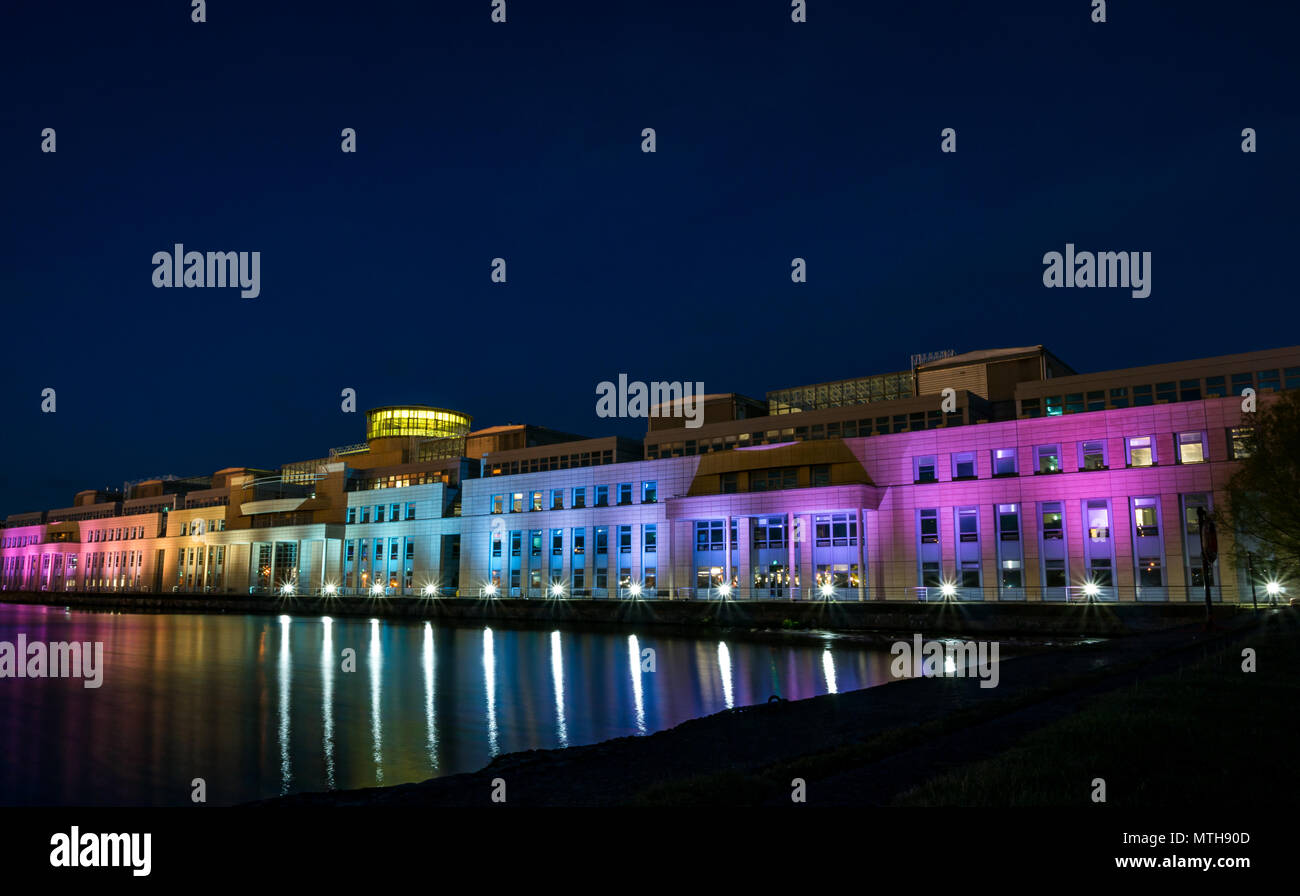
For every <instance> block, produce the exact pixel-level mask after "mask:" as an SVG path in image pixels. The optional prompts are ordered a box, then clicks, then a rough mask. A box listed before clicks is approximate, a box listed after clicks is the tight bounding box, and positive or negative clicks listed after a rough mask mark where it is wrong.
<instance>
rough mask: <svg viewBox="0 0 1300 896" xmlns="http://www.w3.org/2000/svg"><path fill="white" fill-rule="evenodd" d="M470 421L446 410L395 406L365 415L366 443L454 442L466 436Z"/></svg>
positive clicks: (418, 406)
mask: <svg viewBox="0 0 1300 896" xmlns="http://www.w3.org/2000/svg"><path fill="white" fill-rule="evenodd" d="M473 419H474V418H473V417H470V416H469V415H468V414H462V413H460V412H459V411H449V410H447V409H446V408H430V407H425V406H423V405H395V406H391V407H384V408H375V409H374V410H373V411H366V441H367V442H369V441H373V440H374V439H404V438H409V437H415V438H420V439H455V438H464V437H465V435H466V434H467V433H468V432H469V427H470V423H471V422H473Z"/></svg>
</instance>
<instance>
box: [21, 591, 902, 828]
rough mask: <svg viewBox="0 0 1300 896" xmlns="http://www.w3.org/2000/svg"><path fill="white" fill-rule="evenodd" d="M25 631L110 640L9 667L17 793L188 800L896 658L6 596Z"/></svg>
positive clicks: (742, 699)
mask: <svg viewBox="0 0 1300 896" xmlns="http://www.w3.org/2000/svg"><path fill="white" fill-rule="evenodd" d="M19 633H25V634H26V635H27V638H28V640H29V641H33V640H42V641H68V640H77V641H103V642H104V666H105V668H104V672H103V681H104V684H103V686H102V687H101V688H99V689H87V688H83V687H82V685H81V682H80V681H79V680H76V679H71V680H45V679H0V749H2V750H3V751H4V753H3V755H4V756H5V761H4V762H3V763H0V803H4V804H23V803H36V804H83V805H160V804H175V805H185V804H188V803H189V797H190V792H191V781H192V780H193V779H194V778H203V779H204V780H205V782H206V785H207V793H208V801H209V803H216V804H226V803H237V802H244V801H247V800H253V799H259V798H264V797H269V796H275V795H277V794H281V793H291V792H298V791H303V790H327V789H334V788H355V787H371V786H376V785H381V784H396V783H401V782H407V781H420V780H424V779H426V778H429V777H433V776H436V775H442V774H454V773H457V772H464V771H473V770H476V769H479V768H482V767H483V766H484V765H486V764H487V762H488V761H489V760H490V759H491V758H492V757H493V756H496V755H498V754H500V753H507V752H514V751H518V750H528V749H549V748H555V747H562V746H567V745H572V744H587V743H595V742H597V741H601V740H606V739H609V738H613V737H623V736H627V735H641V734H648V733H652V732H654V731H660V730H663V729H665V728H670V727H672V726H673V725H676V724H679V723H680V722H683V721H686V720H687V719H691V718H696V717H699V716H703V715H708V714H710V713H714V712H718V711H720V710H723V709H728V708H731V707H734V706H744V705H748V704H753V703H763V702H765V701H766V700H767V698H768V697H769V696H770V695H772V694H778V695H780V696H782V697H785V698H787V699H791V700H798V699H802V698H804V697H811V696H815V695H817V694H825V693H835V692H842V691H847V690H853V689H856V688H862V687H869V686H871V685H874V684H880V683H883V682H886V681H888V680H890V670H889V663H890V659H891V657H890V656H889V653H888V652H887V651H886V650H883V649H877V648H868V647H865V646H862V645H859V644H850V643H845V642H836V643H834V644H826V645H823V644H820V643H810V642H798V643H795V642H791V643H769V642H763V641H754V640H745V639H737V638H730V637H728V638H724V639H722V640H718V639H717V637H716V636H714V637H707V638H692V637H680V636H664V635H659V634H649V633H647V632H644V631H641V632H637V633H634V634H631V635H628V634H616V633H605V632H586V631H582V632H575V631H540V630H510V629H500V628H498V629H492V628H486V627H479V628H453V627H449V626H442V625H434V624H431V623H429V622H388V621H382V620H378V619H372V620H363V619H330V618H329V617H308V616H302V617H287V616H285V617H281V618H279V619H277V618H276V617H271V616H239V615H211V616H203V615H124V614H106V613H87V612H79V611H74V612H72V613H67V612H66V611H65V610H64V609H63V608H44V607H25V606H11V605H0V640H4V641H9V642H14V641H15V640H16V639H17V635H18V634H19ZM647 649H650V650H653V651H654V653H653V664H650V663H648V662H647V656H646V655H643V654H644V652H645V651H646V650H647ZM349 650H351V651H352V652H353V653H352V655H351V660H350V662H349V661H348V660H347V657H346V656H345V652H346V651H349Z"/></svg>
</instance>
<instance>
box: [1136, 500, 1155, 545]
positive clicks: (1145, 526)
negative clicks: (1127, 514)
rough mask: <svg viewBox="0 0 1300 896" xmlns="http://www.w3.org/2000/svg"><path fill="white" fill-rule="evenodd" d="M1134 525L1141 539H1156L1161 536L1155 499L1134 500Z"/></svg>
mask: <svg viewBox="0 0 1300 896" xmlns="http://www.w3.org/2000/svg"><path fill="white" fill-rule="evenodd" d="M1133 525H1134V526H1135V527H1136V529H1137V535H1138V537H1139V538H1155V537H1157V536H1158V535H1159V534H1160V524H1159V522H1158V517H1157V515H1156V499H1155V498H1134V499H1133Z"/></svg>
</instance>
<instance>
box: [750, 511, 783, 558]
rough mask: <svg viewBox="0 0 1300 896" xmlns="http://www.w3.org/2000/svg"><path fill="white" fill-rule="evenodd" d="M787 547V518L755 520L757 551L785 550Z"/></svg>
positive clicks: (761, 518)
mask: <svg viewBox="0 0 1300 896" xmlns="http://www.w3.org/2000/svg"><path fill="white" fill-rule="evenodd" d="M785 546H786V543H785V517H773V518H771V519H766V518H763V517H759V518H757V519H755V520H754V547H755V548H756V549H758V550H762V549H764V548H784V547H785Z"/></svg>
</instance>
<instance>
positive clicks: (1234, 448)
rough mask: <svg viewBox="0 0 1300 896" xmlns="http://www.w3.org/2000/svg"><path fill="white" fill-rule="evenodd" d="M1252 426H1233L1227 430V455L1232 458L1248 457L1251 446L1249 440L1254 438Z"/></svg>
mask: <svg viewBox="0 0 1300 896" xmlns="http://www.w3.org/2000/svg"><path fill="white" fill-rule="evenodd" d="M1254 434H1255V431H1254V428H1253V427H1250V426H1234V427H1232V428H1231V429H1229V430H1228V457H1230V458H1231V459H1232V460H1241V459H1242V458H1244V457H1250V455H1251V451H1252V450H1253V446H1252V444H1251V440H1252V439H1253V438H1254Z"/></svg>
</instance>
